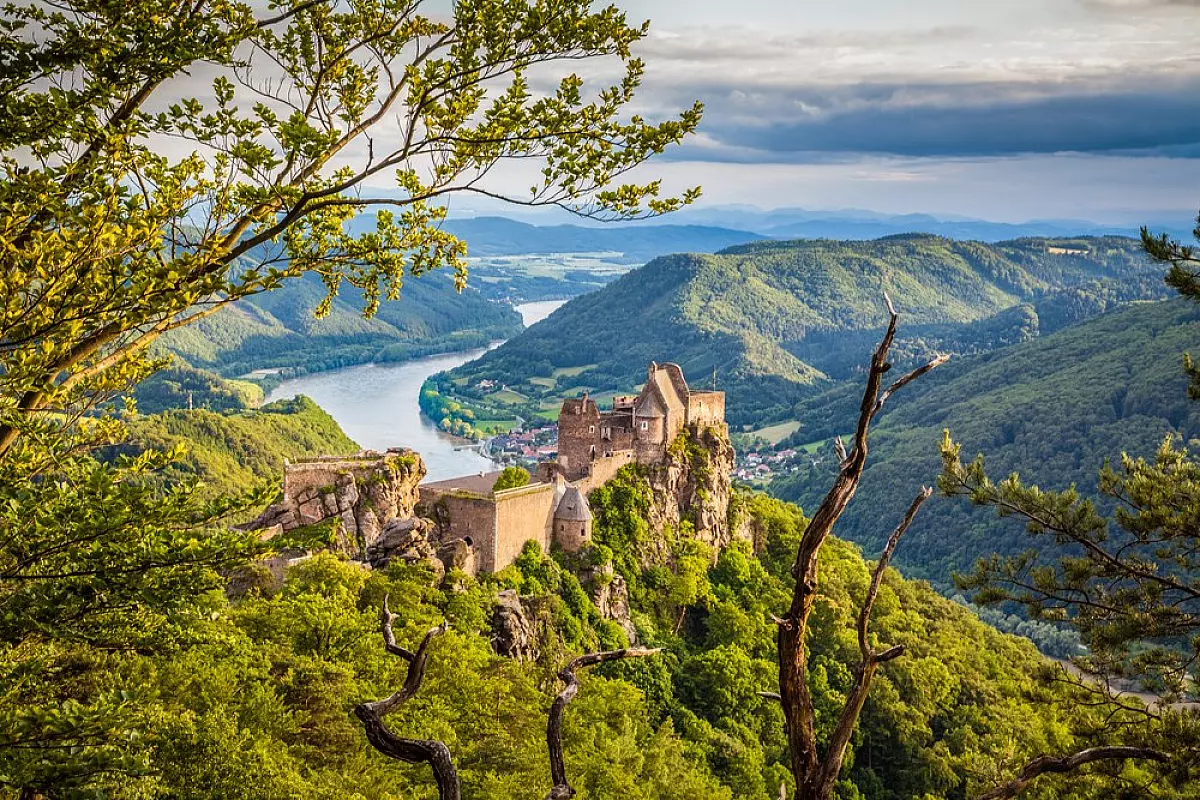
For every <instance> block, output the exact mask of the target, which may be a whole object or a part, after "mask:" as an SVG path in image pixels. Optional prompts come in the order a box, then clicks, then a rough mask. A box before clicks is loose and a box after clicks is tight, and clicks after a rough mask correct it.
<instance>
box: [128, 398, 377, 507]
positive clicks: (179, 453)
mask: <svg viewBox="0 0 1200 800" xmlns="http://www.w3.org/2000/svg"><path fill="white" fill-rule="evenodd" d="M129 437H130V438H129V443H128V444H126V445H125V446H124V447H123V448H122V449H124V450H127V451H138V452H140V451H147V452H148V451H154V450H167V449H176V448H178V449H176V452H175V453H174V454H173V457H172V458H171V459H170V461H169V466H168V467H167V469H166V470H165V471H161V472H160V473H159V474H160V475H164V476H165V477H167V478H168V479H170V480H179V479H186V478H187V477H190V476H194V477H196V478H199V479H200V480H201V481H203V483H204V484H205V491H206V493H207V494H208V495H211V496H221V495H227V494H230V493H234V492H237V491H239V490H241V489H242V488H244V487H246V486H253V485H256V484H259V483H263V482H268V483H270V484H271V485H272V486H277V485H278V483H279V476H280V475H282V474H283V462H284V460H286V459H298V458H302V457H305V456H319V455H349V454H351V453H355V452H358V445H356V444H355V443H354V442H353V441H352V440H351V439H349V438H348V437H347V436H346V434H345V433H343V432H342V429H341V427H340V426H339V425H338V424H337V422H335V421H334V419H333V417H331V416H329V414H327V413H326V412H325V411H323V410H322V409H321V407H320V406H318V405H317V404H316V403H314V402H313V401H312V400H310V399H309V398H307V397H304V396H300V397H297V398H294V399H292V400H277V401H276V402H274V403H271V404H269V405H266V406H263V407H262V408H261V409H259V410H257V411H252V412H246V413H240V414H228V415H226V414H216V413H213V412H211V411H204V410H196V411H168V412H165V413H162V414H155V415H153V416H149V417H143V418H140V419H136V420H134V421H133V422H132V423H131V424H130V426H129Z"/></svg>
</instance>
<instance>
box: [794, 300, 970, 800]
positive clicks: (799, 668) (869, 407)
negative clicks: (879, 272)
mask: <svg viewBox="0 0 1200 800" xmlns="http://www.w3.org/2000/svg"><path fill="white" fill-rule="evenodd" d="M884 300H885V302H886V303H887V307H888V326H887V332H886V333H885V334H884V336H883V339H882V340H881V341H880V343H879V346H878V347H876V348H875V352H874V354H873V355H872V357H871V369H870V373H869V374H868V376H867V385H866V390H865V391H864V393H863V399H862V406H861V410H860V412H859V417H858V425H857V427H856V429H855V432H854V440H853V442H852V446H851V449H850V450H847V449H846V445H845V443H844V442H843V441H842V440H841V439H840V438H838V439H837V440H836V442H835V444H836V447H837V452H838V457H839V458H840V459H841V463H840V465H839V469H838V476H837V479H836V480H835V481H834V484H833V487H832V488H831V489H830V490H829V493H828V494H826V496H825V498H824V500H822V502H821V505H820V506H819V507H818V508H817V511H816V513H815V514H814V515H813V517H812V520H811V521H810V522H809V523H808V528H807V529H806V530H805V532H804V535H803V537H801V540H800V545H799V547H798V548H797V552H796V560H795V562H794V563H793V565H792V576H793V577H794V578H795V579H796V584H795V588H794V589H793V592H792V604H791V606H790V608H789V609H788V611H787V614H786V615H785V616H784V617H783V618H782V619H776V623H777V624H778V627H779V637H778V646H779V700H780V703H781V705H782V707H783V713H784V721H785V724H786V727H787V738H788V745H789V748H790V750H791V759H792V764H791V768H792V775H793V776H794V777H795V779H796V795H795V800H828V799H829V798H831V797H832V796H833V790H834V785H835V784H836V783H837V778H838V774H839V773H840V772H841V769H842V762H843V760H844V759H845V755H846V748H847V746H848V745H849V743H850V738H851V735H852V734H853V732H854V727H855V725H856V724H857V722H858V717H859V715H860V714H861V712H862V707H863V703H864V702H865V701H866V698H867V694H868V693H869V691H870V688H871V681H872V679H873V678H874V676H875V672H876V670H877V669H878V668H879V666H880V665H881V664H884V663H886V662H888V661H891V660H893V659H895V658H898V657H899V656H901V655H903V653H904V647H903V646H896V647H890V648H887V649H884V650H876V649H874V648H873V647H872V646H871V644H870V638H869V636H868V628H869V626H870V621H871V610H872V608H873V606H874V603H875V597H876V595H877V594H878V592H879V586H880V583H881V582H882V580H883V575H884V573H885V572H886V570H887V567H888V564H889V562H890V560H891V557H892V553H893V552H894V551H895V549H896V546H897V545H898V544H899V542H900V539H901V538H902V537H903V536H904V533H905V532H906V531H907V530H908V527H909V525H911V524H912V521H913V518H914V517H915V516H916V514H917V511H918V510H919V509H920V507H921V505H922V504H923V503H924V502H925V501H926V500H927V499H928V498H929V496H930V494H931V493H932V492H931V490H930V489H928V488H922V490H921V492H920V493H919V494H918V495H917V497H916V499H914V500H913V502H912V505H910V506H909V509H908V512H907V513H906V514H905V515H904V519H903V520H902V521H901V522H900V524H899V525H898V526H897V527H896V529H895V531H894V532H893V533H892V535H891V537H889V539H888V542H887V546H886V547H885V548H884V551H883V553H882V554H881V556H880V558H879V563H878V564H877V565H876V566H875V570H874V573H873V574H872V577H871V588H870V589H869V590H868V592H867V597H866V600H865V601H864V603H863V606H862V608H861V610H860V611H859V615H858V620H857V626H858V643H859V650H860V654H861V660H860V662H859V664H858V665H857V666H856V667H855V668H854V684H853V686H852V688H851V689H850V692H849V695H848V697H847V699H846V704H845V706H844V707H843V709H842V713H841V715H840V716H839V718H838V722H837V726H836V728H835V729H834V733H833V736H832V737H831V739H830V742H829V746H828V747H827V748H826V751H825V753H824V755H823V756H822V754H821V753H819V752H818V749H817V734H816V722H815V711H814V708H813V699H812V694H811V692H810V691H809V688H808V653H807V652H806V651H805V646H804V645H805V637H806V635H807V632H808V619H809V616H810V614H811V613H812V609H813V605H814V604H815V602H816V599H817V556H818V554H819V553H820V550H821V546H822V545H823V544H824V543H825V540H826V539H827V538H828V537H829V534H830V533H831V532H832V531H833V526H834V524H835V523H836V522H837V520H838V518H839V517H841V515H842V512H843V511H845V510H846V507H847V506H848V505H849V503H850V500H851V499H852V498H853V497H854V493H855V492H856V491H857V490H858V484H859V482H860V481H861V480H862V474H863V469H864V468H865V467H866V463H867V437H868V434H869V432H870V429H871V423H872V422H873V421H874V419H875V418H876V417H877V416H878V415H879V412H880V411H882V410H883V406H884V403H886V402H887V401H888V399H889V398H890V397H891V396H892V395H893V394H895V393H896V392H897V391H899V390H900V389H903V388H904V387H905V386H907V385H908V384H910V383H912V382H913V381H915V380H917V379H918V378H920V377H921V376H923V375H925V374H926V373H928V372H929V371H931V370H933V369H935V368H936V367H938V366H940V365H941V364H943V363H945V362H946V360H947V359H948V358H949V356H938V357H937V358H935V359H933V360H932V361H930V362H929V363H927V364H925V365H923V366H921V367H918V368H917V369H915V370H913V371H911V372H909V373H907V374H906V375H904V376H903V377H901V378H899V379H898V380H896V381H895V382H894V383H892V384H891V385H890V386H888V387H887V388H886V389H884V388H882V387H883V376H884V375H885V374H887V372H888V371H889V370H890V369H891V367H892V365H891V364H890V363H889V362H888V352H889V350H890V349H891V346H892V342H893V341H894V340H895V337H896V323H897V321H898V319H899V315H898V314H897V313H896V309H895V307H894V306H893V305H892V301H891V299H890V298H888V297H887V296H886V295H884Z"/></svg>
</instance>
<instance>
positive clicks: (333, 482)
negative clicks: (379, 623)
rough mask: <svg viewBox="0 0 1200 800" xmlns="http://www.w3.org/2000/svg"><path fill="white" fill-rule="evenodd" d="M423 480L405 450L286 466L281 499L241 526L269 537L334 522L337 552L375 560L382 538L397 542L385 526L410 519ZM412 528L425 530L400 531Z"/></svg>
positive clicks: (419, 464)
mask: <svg viewBox="0 0 1200 800" xmlns="http://www.w3.org/2000/svg"><path fill="white" fill-rule="evenodd" d="M424 477H425V462H424V461H422V460H421V457H420V456H419V455H417V454H416V453H414V452H413V451H411V450H406V449H394V450H389V451H388V452H387V453H373V452H370V451H367V452H364V453H360V454H359V455H358V456H355V457H353V458H319V459H314V460H311V461H304V462H301V463H298V464H288V465H287V467H286V469H285V474H284V481H283V497H282V499H281V500H280V501H279V502H278V503H276V504H275V505H273V506H271V507H270V508H268V509H267V510H266V511H264V512H263V513H262V514H261V515H260V516H259V517H258V518H257V519H256V520H254V521H253V522H251V523H250V524H249V525H248V526H247V527H248V528H249V529H251V530H264V531H267V532H268V533H267V535H268V536H273V535H278V534H280V533H288V532H290V531H293V530H296V529H297V528H304V527H307V526H310V525H316V524H318V523H321V522H324V521H326V520H329V519H333V518H337V519H338V520H339V522H340V525H339V531H338V537H337V542H336V543H335V547H336V549H337V550H339V551H341V552H344V553H346V554H348V555H350V556H351V557H354V558H358V559H364V558H366V557H367V555H368V553H371V554H374V555H376V558H380V557H382V556H380V555H378V554H379V553H381V552H382V550H383V548H381V547H380V545H381V544H383V543H385V542H384V539H385V538H388V539H392V538H397V537H394V536H393V537H385V533H386V532H388V529H389V526H391V527H392V528H393V529H395V528H397V527H398V526H397V523H399V522H403V521H406V520H411V519H412V518H413V511H414V508H415V507H416V504H417V486H418V485H419V484H420V483H421V480H422V479H423V478H424ZM414 528H416V529H420V531H421V532H425V530H426V526H424V525H408V526H407V527H406V528H405V532H408V531H410V530H412V529H414ZM428 529H429V530H432V525H429V526H428ZM393 533H395V531H393ZM401 538H402V537H401ZM397 540H398V539H397Z"/></svg>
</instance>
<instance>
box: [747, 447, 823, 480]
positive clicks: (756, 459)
mask: <svg viewBox="0 0 1200 800" xmlns="http://www.w3.org/2000/svg"><path fill="white" fill-rule="evenodd" d="M814 458H816V457H815V456H809V455H808V454H807V453H802V452H800V451H799V450H793V449H791V448H789V449H787V450H780V451H778V452H774V453H769V452H764V453H760V452H757V451H756V452H753V453H744V454H742V453H739V454H738V459H737V466H736V467H734V470H733V477H734V479H736V480H739V481H746V482H748V483H751V482H754V481H767V480H770V479H771V478H773V477H775V476H777V475H791V474H793V473H796V472H799V471H800V469H801V468H804V469H807V468H808V467H810V466H811V465H812V463H813V459H814Z"/></svg>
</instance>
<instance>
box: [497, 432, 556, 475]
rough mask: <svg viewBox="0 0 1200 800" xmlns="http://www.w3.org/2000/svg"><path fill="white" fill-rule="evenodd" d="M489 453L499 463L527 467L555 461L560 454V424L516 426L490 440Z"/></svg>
mask: <svg viewBox="0 0 1200 800" xmlns="http://www.w3.org/2000/svg"><path fill="white" fill-rule="evenodd" d="M488 455H489V456H491V458H492V459H493V460H494V461H496V462H498V463H501V464H505V465H517V466H523V467H526V468H529V467H535V466H536V465H537V464H538V463H540V462H542V461H553V460H554V458H555V456H557V455H558V426H557V425H555V424H554V423H550V424H547V425H542V426H540V427H537V428H529V429H524V428H516V429H514V430H512V431H510V432H508V433H504V434H501V435H499V436H496V437H494V438H492V439H491V440H489V442H488Z"/></svg>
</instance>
